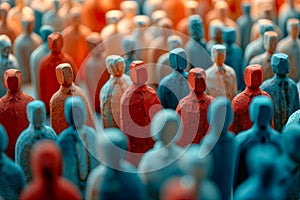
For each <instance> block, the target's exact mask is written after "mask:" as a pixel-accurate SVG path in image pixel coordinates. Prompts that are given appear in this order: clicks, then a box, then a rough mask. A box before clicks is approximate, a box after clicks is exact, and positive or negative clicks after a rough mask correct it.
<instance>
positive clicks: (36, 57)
mask: <svg viewBox="0 0 300 200" xmlns="http://www.w3.org/2000/svg"><path fill="white" fill-rule="evenodd" d="M53 32H54V29H53V28H52V27H51V26H48V25H43V26H42V27H41V28H40V32H39V33H40V36H41V38H42V40H43V43H42V44H41V45H40V46H39V47H37V48H36V49H35V50H34V51H33V52H32V53H31V56H30V75H31V82H32V85H33V88H34V89H33V91H34V97H35V98H37V97H38V96H39V94H38V92H39V91H38V85H37V79H38V73H39V64H40V62H41V60H42V59H43V58H44V57H46V56H47V55H48V54H49V53H50V49H49V47H48V41H47V39H48V36H49V35H50V34H51V33H53Z"/></svg>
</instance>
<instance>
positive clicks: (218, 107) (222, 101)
mask: <svg viewBox="0 0 300 200" xmlns="http://www.w3.org/2000/svg"><path fill="white" fill-rule="evenodd" d="M207 119H208V121H209V124H210V126H211V127H213V128H215V130H220V131H223V132H227V130H228V127H229V126H230V124H231V123H232V120H233V111H232V106H231V101H230V100H229V99H228V98H226V97H222V96H220V97H217V98H216V99H215V100H214V101H213V102H212V103H211V104H210V105H209V107H208V112H207Z"/></svg>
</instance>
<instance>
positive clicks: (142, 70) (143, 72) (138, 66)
mask: <svg viewBox="0 0 300 200" xmlns="http://www.w3.org/2000/svg"><path fill="white" fill-rule="evenodd" d="M130 79H131V81H132V82H133V83H134V84H136V85H144V84H145V83H146V82H147V80H148V73H147V69H146V64H145V63H144V61H140V60H136V61H133V62H132V63H131V64H130Z"/></svg>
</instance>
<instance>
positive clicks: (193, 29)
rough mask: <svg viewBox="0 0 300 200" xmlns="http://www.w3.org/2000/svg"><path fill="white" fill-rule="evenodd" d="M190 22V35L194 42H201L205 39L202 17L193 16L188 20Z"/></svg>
mask: <svg viewBox="0 0 300 200" xmlns="http://www.w3.org/2000/svg"><path fill="white" fill-rule="evenodd" d="M188 20H189V26H188V27H189V35H190V36H191V38H193V39H194V40H197V41H198V40H200V39H202V38H203V36H204V33H203V27H202V26H203V22H202V19H201V17H200V15H191V16H189V18H188Z"/></svg>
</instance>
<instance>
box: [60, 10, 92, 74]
mask: <svg viewBox="0 0 300 200" xmlns="http://www.w3.org/2000/svg"><path fill="white" fill-rule="evenodd" d="M69 15H71V16H72V22H71V23H72V24H71V25H70V26H68V27H67V28H65V29H64V30H63V31H62V35H63V40H64V46H63V48H62V51H63V52H65V53H66V54H68V55H69V56H71V57H72V58H73V60H74V61H75V63H76V65H77V67H78V69H79V68H80V67H81V64H82V62H83V61H84V59H85V58H86V57H87V56H88V54H89V50H88V47H87V44H86V37H87V36H88V35H89V34H90V33H91V30H90V29H89V28H88V27H87V26H85V25H83V24H81V13H80V10H79V9H78V8H72V9H71V10H70V12H69ZM75 49H76V51H75Z"/></svg>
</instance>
